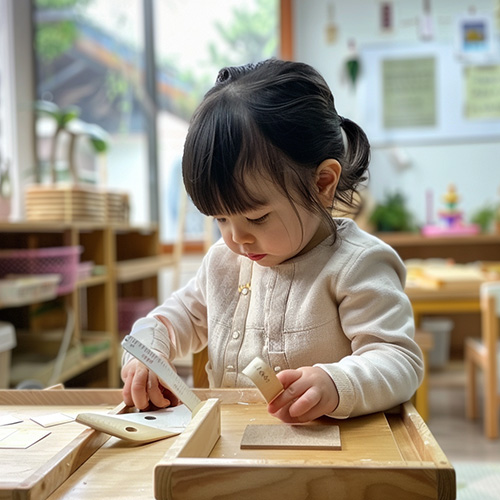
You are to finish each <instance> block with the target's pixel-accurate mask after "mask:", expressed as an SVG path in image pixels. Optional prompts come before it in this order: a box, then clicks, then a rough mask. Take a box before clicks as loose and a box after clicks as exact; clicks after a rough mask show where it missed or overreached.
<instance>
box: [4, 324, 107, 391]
mask: <svg viewBox="0 0 500 500" xmlns="http://www.w3.org/2000/svg"><path fill="white" fill-rule="evenodd" d="M61 339H62V332H61V331H58V330H56V331H51V332H44V333H38V334H27V333H22V332H21V333H20V332H18V335H17V343H18V345H17V347H16V349H14V351H13V353H12V367H11V374H10V383H11V385H13V386H17V385H18V384H20V383H21V382H25V381H36V382H38V383H39V384H40V385H42V386H47V385H49V384H50V383H51V378H52V374H53V372H54V368H55V366H56V356H57V353H58V351H59V346H60V344H61ZM111 345H112V338H111V336H110V335H109V334H107V333H105V332H82V335H81V340H80V342H74V343H73V344H71V345H70V347H69V348H68V350H67V352H66V355H65V356H64V362H63V363H62V368H61V373H60V374H59V376H58V377H57V382H66V381H67V380H69V379H71V378H73V377H76V376H77V375H79V374H81V373H82V372H84V371H86V370H89V369H90V368H93V367H94V366H96V365H98V364H100V363H102V362H104V361H107V360H108V359H110V358H111V356H112V347H111Z"/></svg>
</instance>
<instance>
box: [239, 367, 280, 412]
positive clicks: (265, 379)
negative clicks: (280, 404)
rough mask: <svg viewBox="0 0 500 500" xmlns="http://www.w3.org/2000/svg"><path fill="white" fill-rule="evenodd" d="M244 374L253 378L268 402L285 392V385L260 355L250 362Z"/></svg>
mask: <svg viewBox="0 0 500 500" xmlns="http://www.w3.org/2000/svg"><path fill="white" fill-rule="evenodd" d="M243 374H244V375H246V376H247V377H249V378H250V379H251V380H252V382H253V383H254V384H255V385H256V386H257V388H258V389H259V391H260V392H261V393H262V395H263V396H264V398H265V399H266V401H267V402H268V403H270V402H271V401H272V400H273V399H276V398H277V397H278V396H279V395H280V394H281V393H282V392H283V385H282V384H281V382H280V381H279V380H278V377H276V374H275V373H274V372H273V370H272V368H271V367H270V366H269V365H268V364H267V363H265V362H264V361H262V359H260V358H259V357H256V358H254V359H253V361H251V362H250V363H249V364H248V366H247V367H246V368H245V369H244V370H243Z"/></svg>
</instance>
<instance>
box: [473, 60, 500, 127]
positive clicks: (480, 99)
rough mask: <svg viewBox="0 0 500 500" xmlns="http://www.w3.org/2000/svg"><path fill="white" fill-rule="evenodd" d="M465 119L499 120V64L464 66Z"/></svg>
mask: <svg viewBox="0 0 500 500" xmlns="http://www.w3.org/2000/svg"><path fill="white" fill-rule="evenodd" d="M464 82H465V95H464V115H465V118H466V119H467V120H477V121H481V120H488V121H500V64H498V65H485V66H466V67H465V68H464Z"/></svg>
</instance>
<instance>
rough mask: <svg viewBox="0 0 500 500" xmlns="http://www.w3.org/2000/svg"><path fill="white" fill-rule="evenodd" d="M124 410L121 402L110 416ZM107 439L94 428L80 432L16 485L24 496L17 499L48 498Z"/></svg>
mask: <svg viewBox="0 0 500 500" xmlns="http://www.w3.org/2000/svg"><path fill="white" fill-rule="evenodd" d="M23 392H25V391H23ZM26 392H36V393H37V394H38V393H40V392H43V393H44V394H45V391H26ZM48 392H52V391H48ZM63 392H65V391H60V390H58V389H57V390H54V391H53V393H55V394H58V395H59V394H63ZM79 392H81V391H79ZM93 392H94V391H93ZM80 403H81V402H80V401H78V402H76V403H75V402H74V401H73V404H80ZM35 404H37V403H35ZM38 404H39V403H38ZM81 404H84V403H81ZM126 409H127V406H126V405H125V403H123V402H121V403H120V404H119V405H117V406H116V407H115V408H113V410H111V411H110V412H109V413H110V414H111V415H117V414H119V413H123V412H124V411H125V410H126ZM110 437H111V436H110V435H109V434H105V433H103V432H99V431H96V430H94V429H83V430H82V432H81V433H80V434H79V435H78V436H76V437H75V438H74V439H73V440H72V441H71V442H70V443H68V444H67V445H66V446H65V447H64V448H63V449H62V450H61V451H59V452H58V453H57V454H56V455H54V456H53V457H52V458H51V459H50V460H49V461H48V462H46V463H45V464H44V465H42V466H41V467H39V468H38V469H37V470H36V471H35V472H34V473H33V474H32V475H31V476H30V477H28V478H27V479H26V480H25V481H23V482H22V483H20V484H18V485H17V486H16V490H18V491H19V492H24V493H25V495H24V496H20V498H24V497H26V498H47V496H49V495H50V494H51V493H52V492H54V491H55V490H56V489H57V488H58V487H59V486H61V484H63V483H64V481H66V479H68V478H69V477H70V476H71V474H73V472H75V470H76V469H78V468H79V467H80V466H81V465H82V464H83V463H84V462H86V461H87V460H88V459H89V457H91V456H92V455H93V454H94V453H95V452H96V451H97V450H98V449H99V448H100V447H101V446H102V445H103V444H104V443H105V442H106V441H107V440H108V439H109V438H110ZM28 492H29V493H28Z"/></svg>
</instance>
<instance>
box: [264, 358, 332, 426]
mask: <svg viewBox="0 0 500 500" xmlns="http://www.w3.org/2000/svg"><path fill="white" fill-rule="evenodd" d="M277 376H278V379H279V380H280V382H281V383H282V384H283V387H284V388H285V390H284V391H283V392H282V393H281V394H280V395H279V396H278V397H277V398H276V399H274V400H273V401H272V402H271V403H269V406H268V410H269V412H270V413H271V414H273V415H274V416H275V417H277V418H279V419H280V420H282V421H283V422H285V423H300V422H309V421H310V420H314V419H315V418H318V417H321V416H322V415H325V414H327V413H331V412H332V411H333V410H335V408H337V405H338V404H339V394H338V392H337V388H336V387H335V383H334V382H333V380H332V379H331V377H330V376H329V375H328V374H327V373H326V372H325V371H324V370H322V369H321V368H318V367H313V366H304V367H302V368H298V369H296V370H283V371H282V372H280V373H278V375H277Z"/></svg>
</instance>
